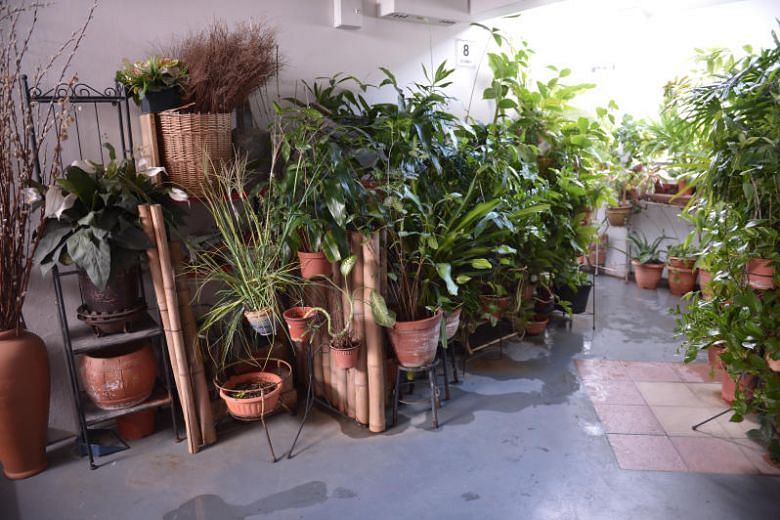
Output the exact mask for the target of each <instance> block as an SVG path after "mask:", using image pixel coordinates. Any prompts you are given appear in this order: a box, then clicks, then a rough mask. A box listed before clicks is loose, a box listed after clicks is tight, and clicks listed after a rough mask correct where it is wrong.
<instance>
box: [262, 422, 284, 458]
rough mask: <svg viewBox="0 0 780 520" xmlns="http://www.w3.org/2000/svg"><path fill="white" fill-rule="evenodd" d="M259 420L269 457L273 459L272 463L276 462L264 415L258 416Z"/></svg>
mask: <svg viewBox="0 0 780 520" xmlns="http://www.w3.org/2000/svg"><path fill="white" fill-rule="evenodd" d="M260 422H262V423H263V430H265V440H267V441H268V449H269V450H271V459H272V460H273V463H274V464H276V462H277V461H278V460H279V459H278V458H276V453H274V445H273V443H272V442H271V433H270V432H269V431H268V425H267V424H266V423H265V415H261V416H260Z"/></svg>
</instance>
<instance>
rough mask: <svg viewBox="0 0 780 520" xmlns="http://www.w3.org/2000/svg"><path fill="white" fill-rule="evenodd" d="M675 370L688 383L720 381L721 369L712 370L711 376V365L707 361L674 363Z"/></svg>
mask: <svg viewBox="0 0 780 520" xmlns="http://www.w3.org/2000/svg"><path fill="white" fill-rule="evenodd" d="M673 368H674V371H675V372H677V375H679V376H680V379H682V380H683V381H685V382H686V383H720V382H721V370H720V369H718V370H716V371H714V372H712V376H710V372H711V369H710V365H709V364H707V363H688V364H674V365H673Z"/></svg>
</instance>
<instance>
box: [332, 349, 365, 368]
mask: <svg viewBox="0 0 780 520" xmlns="http://www.w3.org/2000/svg"><path fill="white" fill-rule="evenodd" d="M359 360H360V343H357V344H355V345H353V346H352V347H351V348H333V347H331V349H330V361H331V362H332V363H335V364H336V367H338V368H340V369H341V370H349V369H350V368H355V367H356V366H357V365H358V361H359Z"/></svg>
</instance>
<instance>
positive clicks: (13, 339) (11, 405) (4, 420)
mask: <svg viewBox="0 0 780 520" xmlns="http://www.w3.org/2000/svg"><path fill="white" fill-rule="evenodd" d="M49 384H50V383H49V357H48V355H47V353H46V346H45V345H44V343H43V340H42V339H41V338H39V337H38V336H36V335H35V334H33V333H32V332H29V331H26V330H25V331H22V332H21V333H19V334H17V333H16V331H15V330H3V331H0V461H2V463H3V472H4V473H5V476H6V477H8V478H10V479H14V480H15V479H22V478H27V477H31V476H33V475H35V474H37V473H40V472H41V471H43V470H44V469H46V466H47V464H48V463H47V460H46V431H47V428H48V425H49Z"/></svg>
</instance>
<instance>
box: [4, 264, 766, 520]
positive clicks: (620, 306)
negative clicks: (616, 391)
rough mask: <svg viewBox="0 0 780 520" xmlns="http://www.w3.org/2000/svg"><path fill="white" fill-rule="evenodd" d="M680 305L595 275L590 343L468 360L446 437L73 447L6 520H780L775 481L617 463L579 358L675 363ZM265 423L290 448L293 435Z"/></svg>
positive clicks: (165, 440)
mask: <svg viewBox="0 0 780 520" xmlns="http://www.w3.org/2000/svg"><path fill="white" fill-rule="evenodd" d="M677 302H678V299H677V298H676V297H674V296H671V295H669V293H668V292H667V291H666V290H665V289H660V290H658V291H647V290H642V289H638V288H637V287H636V286H635V285H634V284H628V285H625V284H623V282H622V281H620V280H616V279H610V278H607V277H600V278H599V284H598V309H597V310H598V323H597V330H596V332H595V333H594V332H593V331H591V326H590V317H589V316H579V317H576V318H575V323H574V327H573V330H572V331H569V330H567V329H566V328H565V326H564V324H563V322H562V321H559V322H555V323H552V324H551V327H550V328H549V329H548V333H547V336H546V338H544V339H541V338H539V339H532V340H528V341H524V342H522V343H515V344H512V345H511V346H509V347H508V348H506V349H505V351H504V352H505V356H504V358H503V359H500V360H499V359H496V356H495V355H493V354H487V355H485V356H483V357H481V358H478V359H474V360H471V361H469V363H468V374H467V375H466V378H465V381H464V382H463V383H462V384H460V385H459V386H456V387H454V388H453V396H452V400H451V401H450V402H446V403H445V404H444V407H443V409H442V410H441V411H440V415H439V418H440V421H441V423H442V425H441V428H440V429H439V431H432V430H431V427H430V414H429V413H428V412H426V411H424V410H418V411H415V410H414V409H412V408H410V407H403V408H402V409H401V414H402V415H401V417H400V424H399V426H398V427H396V428H394V429H392V430H390V431H388V432H386V433H385V434H383V435H369V434H368V433H367V432H366V431H365V430H363V429H362V428H360V427H358V426H356V425H354V424H351V423H349V422H348V421H346V420H336V419H334V418H332V417H330V416H328V415H327V414H324V413H321V412H317V413H316V414H315V415H314V416H313V417H312V420H311V423H310V426H308V427H307V428H306V429H305V430H304V434H303V436H302V439H301V442H300V443H299V453H298V455H297V456H296V457H294V458H293V459H291V460H283V461H281V462H279V463H277V464H271V462H270V460H269V455H268V451H267V448H266V444H265V440H264V438H263V434H262V430H261V429H260V427H259V425H257V424H255V425H242V426H240V427H238V428H236V429H234V430H233V432H231V433H228V434H226V435H223V436H222V438H221V439H220V442H219V444H218V445H216V446H214V447H213V448H210V449H208V450H205V451H203V452H202V453H200V454H198V455H196V456H190V455H188V454H187V453H186V446H185V445H184V444H183V443H182V444H174V443H173V442H172V434H171V432H170V430H168V431H162V432H159V433H157V434H155V435H154V436H152V437H150V438H147V439H144V440H142V441H138V442H135V443H133V449H132V450H128V451H125V452H123V453H120V454H118V455H114V456H113V458H108V459H109V460H110V462H108V463H107V464H106V465H105V466H104V467H101V468H100V469H98V470H96V471H89V470H88V469H87V465H86V463H85V462H84V460H82V459H76V458H74V457H73V456H72V455H71V454H69V453H68V452H67V450H66V451H64V452H60V453H56V454H53V455H52V460H51V468H50V469H48V470H47V471H46V472H44V473H42V474H41V475H38V476H36V477H34V478H31V479H29V480H26V481H21V482H13V483H12V482H9V481H7V480H2V481H0V518H2V519H3V520H11V519H13V518H23V519H48V518H52V519H54V518H56V519H87V518H101V519H102V518H111V519H123V518H128V519H140V518H143V519H151V518H165V519H180V520H181V519H187V520H189V519H212V518H213V519H220V520H221V519H244V518H266V517H267V518H274V519H287V518H340V519H341V518H343V519H347V518H377V519H378V518H391V517H392V518H397V517H410V518H411V517H415V518H444V517H446V518H448V519H458V518H475V517H481V518H485V519H487V518H491V519H492V518H522V519H556V520H557V519H624V518H632V519H636V520H640V519H667V518H687V519H707V520H716V519H729V520H733V519H742V518H745V519H747V518H749V519H751V520H759V519H777V518H780V506H778V502H777V495H778V492H780V478H775V477H768V476H753V475H714V474H693V473H667V472H650V471H648V472H645V471H625V470H621V469H620V468H619V467H618V466H617V463H616V461H615V457H614V455H613V453H612V450H611V449H610V447H609V445H608V442H607V439H606V436H605V435H604V432H603V429H602V427H601V425H600V423H599V420H598V417H597V416H596V413H595V411H594V409H593V406H592V405H591V403H590V400H589V399H588V397H587V395H586V394H585V392H584V391H583V389H582V387H581V381H580V380H579V378H578V376H577V372H576V370H575V366H574V360H575V359H577V358H583V357H584V358H606V359H621V360H649V361H674V360H679V359H680V357H679V356H678V355H676V352H675V351H676V347H677V342H676V341H675V340H674V339H673V334H672V332H671V330H672V326H673V323H674V318H673V317H672V316H670V315H669V312H668V309H669V308H670V307H672V306H674V305H676V304H677ZM269 424H270V428H271V433H272V435H273V437H274V439H275V441H276V446H277V449H278V450H279V451H282V450H283V449H284V447H286V445H287V443H288V442H289V441H290V439H291V438H292V434H293V432H294V430H295V426H296V422H295V420H294V418H292V417H290V416H278V417H275V418H273V419H271V420H270V421H269ZM101 462H103V461H102V460H101Z"/></svg>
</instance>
